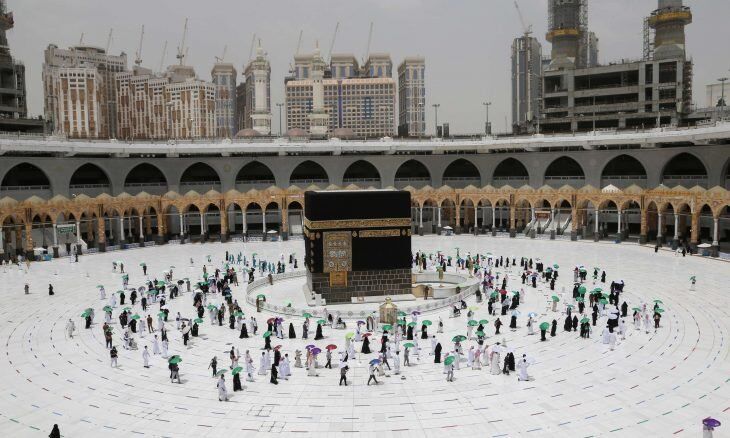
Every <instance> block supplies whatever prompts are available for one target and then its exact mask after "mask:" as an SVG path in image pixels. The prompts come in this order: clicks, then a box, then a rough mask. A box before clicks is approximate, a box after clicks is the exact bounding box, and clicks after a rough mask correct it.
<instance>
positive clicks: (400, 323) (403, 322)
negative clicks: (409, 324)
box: [398, 319, 406, 325]
mask: <svg viewBox="0 0 730 438" xmlns="http://www.w3.org/2000/svg"><path fill="white" fill-rule="evenodd" d="M398 325H406V320H405V319H399V320H398Z"/></svg>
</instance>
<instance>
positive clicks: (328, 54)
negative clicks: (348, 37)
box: [327, 21, 340, 61]
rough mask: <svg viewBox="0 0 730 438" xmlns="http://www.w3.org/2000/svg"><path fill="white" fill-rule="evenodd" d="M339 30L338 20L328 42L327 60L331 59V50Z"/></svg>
mask: <svg viewBox="0 0 730 438" xmlns="http://www.w3.org/2000/svg"><path fill="white" fill-rule="evenodd" d="M338 30H340V22H339V21H338V22H337V25H336V26H335V33H334V34H333V35H332V42H330V51H329V53H327V60H328V61H332V50H333V49H334V48H335V40H336V39H337V31H338Z"/></svg>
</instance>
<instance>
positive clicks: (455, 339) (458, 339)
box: [451, 335, 466, 342]
mask: <svg viewBox="0 0 730 438" xmlns="http://www.w3.org/2000/svg"><path fill="white" fill-rule="evenodd" d="M462 341H466V336H464V335H456V336H454V337H453V338H451V342H462Z"/></svg>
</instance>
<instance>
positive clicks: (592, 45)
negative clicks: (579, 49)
mask: <svg viewBox="0 0 730 438" xmlns="http://www.w3.org/2000/svg"><path fill="white" fill-rule="evenodd" d="M585 51H586V54H585V58H586V67H597V66H598V36H596V34H595V32H588V33H587V36H586V43H585Z"/></svg>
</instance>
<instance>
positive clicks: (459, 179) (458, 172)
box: [442, 158, 482, 189]
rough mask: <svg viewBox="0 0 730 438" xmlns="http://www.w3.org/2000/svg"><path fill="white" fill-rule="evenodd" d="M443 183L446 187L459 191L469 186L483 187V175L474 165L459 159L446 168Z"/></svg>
mask: <svg viewBox="0 0 730 438" xmlns="http://www.w3.org/2000/svg"><path fill="white" fill-rule="evenodd" d="M442 182H443V184H444V185H447V186H450V187H453V188H457V189H458V188H464V187H466V186H468V185H473V186H475V187H481V185H482V175H481V173H480V172H479V169H478V168H477V166H475V165H474V163H472V162H471V161H469V160H467V159H464V158H458V159H456V160H454V161H452V162H451V164H449V165H448V166H447V167H446V169H445V170H444V174H443V178H442Z"/></svg>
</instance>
